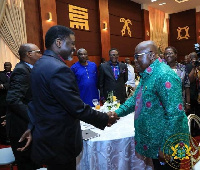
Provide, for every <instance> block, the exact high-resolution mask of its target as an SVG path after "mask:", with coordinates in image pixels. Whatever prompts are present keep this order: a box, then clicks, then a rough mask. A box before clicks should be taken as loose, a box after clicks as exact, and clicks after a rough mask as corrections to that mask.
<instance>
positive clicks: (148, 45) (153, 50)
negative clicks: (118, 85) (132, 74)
mask: <svg viewBox="0 0 200 170" xmlns="http://www.w3.org/2000/svg"><path fill="white" fill-rule="evenodd" d="M157 53H158V48H157V46H156V45H155V43H154V42H153V41H143V42H141V43H139V44H138V45H137V46H136V48H135V60H134V61H135V66H136V70H137V71H139V72H143V71H144V70H145V69H146V68H147V67H149V66H150V64H152V63H153V62H154V61H155V60H156V59H157Z"/></svg>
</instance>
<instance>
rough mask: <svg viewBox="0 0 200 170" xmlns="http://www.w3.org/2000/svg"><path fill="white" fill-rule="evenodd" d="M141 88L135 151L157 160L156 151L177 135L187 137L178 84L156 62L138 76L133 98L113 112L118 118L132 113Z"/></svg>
mask: <svg viewBox="0 0 200 170" xmlns="http://www.w3.org/2000/svg"><path fill="white" fill-rule="evenodd" d="M141 87H142V109H141V113H140V115H139V117H138V118H137V119H136V120H135V122H134V124H135V143H136V151H137V152H138V153H139V154H141V155H144V156H146V157H149V158H153V159H157V154H158V151H159V149H160V150H163V147H164V144H165V142H166V141H167V140H168V139H169V138H170V137H171V136H172V135H178V134H179V133H185V134H189V129H188V123H187V117H186V115H185V112H184V108H183V101H182V95H181V94H182V89H181V81H180V78H179V77H178V76H177V74H176V73H175V72H174V71H173V70H172V69H171V68H170V67H169V66H167V65H166V64H164V63H163V62H160V61H159V60H158V59H157V60H156V61H154V62H153V63H152V64H151V65H150V66H149V67H148V68H146V70H145V71H144V72H143V73H141V79H140V83H139V85H138V87H137V89H136V92H135V94H134V95H133V96H132V97H130V98H129V99H128V100H127V101H126V102H125V103H124V104H123V105H121V106H120V107H119V109H118V110H116V113H117V115H118V116H125V115H127V114H129V113H131V112H133V111H134V109H135V105H136V96H137V95H138V92H139V89H140V88H141Z"/></svg>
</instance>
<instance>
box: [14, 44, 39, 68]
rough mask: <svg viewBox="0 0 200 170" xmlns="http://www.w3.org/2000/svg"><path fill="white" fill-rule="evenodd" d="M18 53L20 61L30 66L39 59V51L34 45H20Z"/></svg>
mask: <svg viewBox="0 0 200 170" xmlns="http://www.w3.org/2000/svg"><path fill="white" fill-rule="evenodd" d="M18 52H19V56H20V60H22V61H25V62H27V63H29V64H32V65H33V64H35V62H36V61H37V60H38V59H39V58H40V57H41V51H40V49H39V48H38V47H37V46H36V45H35V44H31V43H27V44H22V45H21V46H20V48H19V51H18Z"/></svg>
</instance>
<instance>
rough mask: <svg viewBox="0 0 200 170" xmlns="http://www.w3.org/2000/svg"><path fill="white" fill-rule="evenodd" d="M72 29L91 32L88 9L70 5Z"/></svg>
mask: <svg viewBox="0 0 200 170" xmlns="http://www.w3.org/2000/svg"><path fill="white" fill-rule="evenodd" d="M69 20H70V28H76V29H84V30H89V24H88V9H86V8H81V7H78V6H74V5H70V4H69Z"/></svg>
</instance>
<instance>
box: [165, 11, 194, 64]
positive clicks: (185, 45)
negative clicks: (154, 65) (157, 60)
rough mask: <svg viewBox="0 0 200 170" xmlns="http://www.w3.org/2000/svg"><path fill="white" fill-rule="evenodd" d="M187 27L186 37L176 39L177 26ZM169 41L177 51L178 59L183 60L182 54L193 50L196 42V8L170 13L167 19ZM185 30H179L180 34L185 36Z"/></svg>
mask: <svg viewBox="0 0 200 170" xmlns="http://www.w3.org/2000/svg"><path fill="white" fill-rule="evenodd" d="M186 26H188V27H189V31H188V33H189V36H190V37H188V39H185V38H184V39H180V40H178V39H177V37H178V31H177V29H178V27H181V28H182V27H186ZM169 31H170V42H169V44H170V45H171V46H174V47H175V48H176V49H177V51H178V61H179V62H180V61H182V60H184V56H185V55H187V54H189V53H191V52H193V51H194V44H195V43H196V10H195V9H191V10H188V11H183V12H179V13H176V14H171V15H170V20H169ZM185 35H186V32H185V30H182V31H181V36H182V37H183V36H185Z"/></svg>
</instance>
